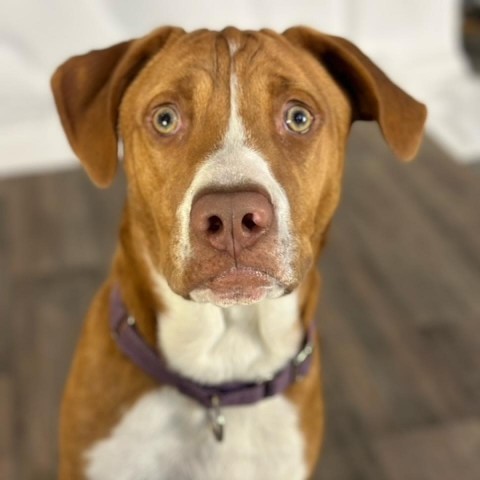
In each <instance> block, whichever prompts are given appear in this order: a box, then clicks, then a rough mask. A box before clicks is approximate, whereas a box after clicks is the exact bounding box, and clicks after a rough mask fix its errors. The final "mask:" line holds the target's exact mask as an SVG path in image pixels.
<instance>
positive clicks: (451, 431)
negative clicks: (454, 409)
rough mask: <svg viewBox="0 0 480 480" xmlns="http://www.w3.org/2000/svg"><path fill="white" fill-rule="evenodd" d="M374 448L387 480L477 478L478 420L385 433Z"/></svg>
mask: <svg viewBox="0 0 480 480" xmlns="http://www.w3.org/2000/svg"><path fill="white" fill-rule="evenodd" d="M375 448H376V450H377V452H378V455H379V458H380V461H381V463H382V464H383V465H384V468H385V470H386V471H387V474H388V479H389V480H406V479H408V480H438V479H439V478H442V479H443V478H444V479H457V478H458V479H462V480H478V478H479V459H480V420H479V419H478V418H473V419H465V420H462V421H458V422H453V423H448V424H444V425H431V426H426V427H424V428H421V429H416V430H414V431H410V432H405V433H396V434H392V435H388V436H385V437H383V438H380V439H378V440H377V441H376V442H375Z"/></svg>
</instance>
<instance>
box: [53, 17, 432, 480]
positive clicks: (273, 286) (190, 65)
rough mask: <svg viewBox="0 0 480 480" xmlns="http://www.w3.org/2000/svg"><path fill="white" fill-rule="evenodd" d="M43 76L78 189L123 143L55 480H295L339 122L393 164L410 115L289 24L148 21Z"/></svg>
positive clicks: (389, 91) (316, 408) (305, 448)
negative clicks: (119, 199)
mask: <svg viewBox="0 0 480 480" xmlns="http://www.w3.org/2000/svg"><path fill="white" fill-rule="evenodd" d="M52 84H53V91H54V94H55V100H56V103H57V107H58V110H59V112H60V116H61V120H62V123H63V127H64V129H65V131H66V134H67V136H68V139H69V141H70V144H71V146H72V148H73V149H74V151H75V152H76V153H77V155H78V157H79V158H80V160H81V161H82V163H83V165H84V167H85V168H86V170H87V172H88V174H89V175H90V177H91V179H92V180H93V181H94V182H95V183H96V184H97V185H99V186H101V187H106V186H108V184H109V183H110V182H111V181H112V179H113V177H114V175H115V171H116V168H117V143H118V141H119V140H121V141H122V142H123V148H124V167H125V171H126V175H127V179H128V197H127V202H126V205H125V210H124V214H123V221H122V226H121V231H120V242H119V245H118V249H117V252H116V255H115V259H114V263H113V267H112V270H111V274H110V276H109V278H108V279H107V280H106V282H105V284H104V285H103V287H102V288H101V290H100V291H99V292H98V294H97V296H96V298H95V300H94V302H93V305H92V306H91V309H90V312H89V314H88V317H87V319H86V323H85V326H84V330H83V333H82V337H81V339H80V342H79V345H78V348H77V352H76V355H75V359H74V362H73V367H72V370H71V374H70V377H69V381H68V384H67V387H66V392H65V396H64V401H63V408H62V413H61V432H60V437H61V438H60V440H61V464H60V477H61V478H62V479H69V480H72V479H80V478H88V479H101V480H108V479H115V480H138V479H145V480H153V479H155V480H157V479H158V480H164V479H175V480H182V479H220V478H222V479H223V478H229V479H242V480H243V479H261V480H265V479H275V480H280V479H288V480H294V479H299V480H300V479H305V478H308V477H309V476H310V475H311V474H312V471H313V469H314V466H315V463H316V461H317V457H318V452H319V450H320V446H321V441H322V434H323V423H324V419H323V404H322V398H321V385H320V383H321V382H320V377H321V375H320V354H319V349H318V345H317V342H316V341H314V342H313V345H314V347H315V348H313V362H311V364H310V360H308V358H309V354H310V353H311V342H312V335H313V336H314V334H312V328H311V327H310V325H311V323H312V319H313V314H314V311H315V306H316V301H317V296H318V290H319V275H318V273H317V271H316V269H315V264H316V261H317V259H318V257H319V254H320V251H321V249H322V245H323V243H324V240H325V235H326V232H327V229H328V225H329V223H330V220H331V218H332V215H333V212H334V211H335V208H336V207H337V204H338V200H339V194H340V183H341V176H342V170H343V158H344V152H345V144H346V140H347V136H348V132H349V129H350V125H351V123H352V121H354V120H357V119H363V120H376V121H377V122H378V124H379V126H380V128H381V131H382V133H383V136H384V137H385V140H386V141H387V143H388V144H389V145H390V147H391V148H392V150H393V151H394V152H395V154H396V155H397V156H398V157H399V158H401V159H404V160H408V159H411V158H412V157H413V156H414V155H415V153H416V151H417V149H418V146H419V143H420V140H421V136H422V130H423V125H424V121H425V116H426V109H425V107H424V106H423V105H422V104H420V103H418V102H416V101H415V100H414V99H413V98H411V97H410V96H408V95H407V94H406V93H405V92H403V91H402V90H400V89H399V88H398V87H397V86H396V85H394V84H393V83H392V82H391V81H390V80H389V79H388V78H387V77H386V76H385V75H384V74H383V73H382V72H381V71H380V70H379V69H378V68H377V67H376V66H375V65H374V64H373V63H372V62H371V61H370V60H369V59H368V58H367V57H366V56H365V55H363V54H362V53H361V52H360V51H359V50H358V49H357V48H356V47H355V46H353V45H352V44H351V43H349V42H348V41H346V40H344V39H342V38H338V37H332V36H329V35H325V34H322V33H319V32H316V31H314V30H311V29H308V28H303V27H297V28H291V29H289V30H287V31H286V32H284V33H283V34H282V35H279V34H277V33H274V32H272V31H270V30H262V31H259V32H251V31H249V32H242V31H239V30H237V29H235V28H227V29H225V30H223V31H222V32H212V31H207V30H201V31H196V32H193V33H185V32H184V31H183V30H181V29H178V28H170V27H167V28H160V29H158V30H156V31H154V32H152V33H151V34H150V35H148V36H146V37H143V38H140V39H138V40H133V41H130V42H125V43H121V44H118V45H115V46H113V47H111V48H107V49H105V50H99V51H94V52H91V53H88V54H86V55H82V56H78V57H74V58H72V59H70V60H68V61H67V62H66V63H65V64H63V65H62V66H61V67H60V68H59V69H58V70H57V72H56V73H55V75H54V77H53V81H52ZM112 292H113V295H114V296H113V300H111V295H112ZM122 309H123V310H122ZM118 311H120V314H118ZM122 312H123V313H122ZM127 317H128V321H127V320H125V319H126V318H127ZM112 319H113V320H112ZM133 319H134V320H133ZM117 321H118V322H119V323H118V322H117ZM134 322H135V325H136V326H133V324H134ZM111 324H112V325H113V327H111V326H110V325H111ZM111 328H113V330H114V333H115V335H113V336H112V330H111ZM305 332H309V333H308V334H306V333H305ZM139 334H140V335H141V336H142V338H143V339H144V340H142V338H140V337H139V336H138V335H139ZM129 335H130V337H132V338H133V337H135V338H133V339H132V338H130V337H129ZM127 337H128V338H127ZM315 338H316V337H315ZM115 339H116V340H117V341H115ZM144 341H145V343H143V342H144ZM122 342H123V343H122ZM132 342H133V343H132ZM135 342H137V343H135ZM132 344H135V345H137V347H135V346H134V347H132ZM146 344H148V345H150V347H151V348H150V350H149V349H148V347H146V346H145V345H146ZM139 345H140V346H139ZM130 347H132V348H133V350H135V348H136V349H137V350H136V351H134V352H133V353H132V354H129V353H128V349H129V348H130ZM145 349H146V350H149V352H150V354H149V355H150V357H149V359H150V360H148V361H143V364H146V366H145V365H143V364H142V360H139V359H138V358H136V357H138V356H141V355H143V354H144V353H145ZM153 349H154V350H155V351H156V352H157V353H156V354H155V353H153V354H152V350H153ZM122 350H123V351H125V352H127V355H125V354H124V353H122ZM139 351H140V353H139ZM142 352H143V353H142ZM152 355H153V356H154V357H155V358H156V360H155V359H153V360H152V359H151V356H152ZM307 360H308V361H307ZM149 362H150V363H149ZM136 364H137V365H139V366H140V368H139V367H138V366H137V365H136ZM142 365H143V366H142ZM152 365H153V367H155V368H152V369H151V370H152V371H153V373H152V372H150V371H149V366H152ZM162 365H163V366H164V367H162ZM157 367H158V368H157ZM142 369H143V370H144V371H142ZM145 372H147V373H150V375H147V374H146V373H145ZM158 372H162V373H161V374H160V373H159V374H158V375H157V373H158ZM292 372H293V375H292ZM295 373H297V374H295ZM299 373H301V375H300V374H299ZM162 375H163V376H162ZM157 376H158V377H159V378H165V382H163V384H161V383H159V382H158V381H156V380H154V378H157ZM157 380H158V378H157ZM232 382H235V384H233V385H232ZM192 392H197V393H195V394H194V393H192ZM208 392H213V393H212V394H211V395H210V394H209V393H208ZM254 392H255V393H254ZM259 392H263V393H261V394H259ZM195 395H197V396H195ZM209 395H210V396H209ZM264 397H265V398H264ZM266 397H269V398H266ZM205 398H209V399H210V400H211V404H208V402H207V403H205V402H204V401H203V400H204V399H205ZM212 432H213V433H214V434H215V435H214V434H213V433H212ZM222 434H224V438H223V441H221V442H220V441H218V440H221V437H222Z"/></svg>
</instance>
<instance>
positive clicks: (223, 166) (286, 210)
mask: <svg viewBox="0 0 480 480" xmlns="http://www.w3.org/2000/svg"><path fill="white" fill-rule="evenodd" d="M235 50H236V47H235V46H234V45H230V52H231V53H232V52H234V51H235ZM240 90H241V88H240V86H239V85H238V80H237V77H236V75H235V73H234V72H232V73H231V77H230V118H229V123H228V128H227V132H226V134H225V137H224V139H223V142H222V146H221V147H220V148H219V149H218V150H217V151H216V152H214V153H213V154H211V155H210V156H209V157H208V158H207V159H206V160H205V161H204V162H203V164H202V165H201V166H200V168H199V169H198V171H197V172H196V174H195V176H194V178H193V181H192V183H191V184H190V186H189V188H188V190H187V191H186V193H185V196H184V198H183V201H182V203H181V204H180V206H179V208H178V210H177V219H178V222H179V238H178V240H179V241H178V244H177V245H178V246H177V250H176V252H175V257H176V261H177V268H178V269H179V270H182V267H183V266H184V265H185V262H186V261H187V260H188V259H189V258H190V257H191V255H192V248H191V243H190V212H191V209H192V201H193V199H194V197H195V195H196V194H197V192H199V191H201V190H203V189H206V188H215V187H216V188H222V187H237V186H241V185H250V186H251V185H257V186H259V187H261V188H262V189H264V190H265V191H266V192H267V193H268V195H269V197H270V201H271V202H272V205H273V208H274V212H275V217H276V222H277V226H278V238H277V252H276V255H277V256H278V258H279V262H281V264H280V265H279V270H280V271H281V272H282V274H283V276H284V278H285V279H290V278H291V276H292V272H291V270H292V267H291V263H292V260H293V253H294V252H293V250H294V248H293V244H294V242H293V239H292V235H291V215H290V205H289V202H288V198H287V195H286V193H285V190H284V189H283V187H282V186H281V185H280V183H279V182H278V181H277V180H276V179H275V177H274V175H273V173H272V171H271V169H270V166H269V165H268V163H267V161H266V160H265V159H264V158H263V157H262V155H261V154H260V153H259V152H257V151H256V150H254V149H253V148H251V147H250V146H249V145H248V135H247V132H246V129H245V127H244V124H243V121H242V120H243V119H242V117H241V115H240V112H239V109H238V94H239V91H240Z"/></svg>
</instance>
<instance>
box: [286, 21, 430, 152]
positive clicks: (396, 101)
mask: <svg viewBox="0 0 480 480" xmlns="http://www.w3.org/2000/svg"><path fill="white" fill-rule="evenodd" d="M283 35H284V36H285V37H286V38H287V39H288V40H289V41H290V42H291V43H292V44H294V45H297V46H300V47H302V48H304V49H306V50H307V51H309V52H310V53H312V54H313V55H314V56H315V57H316V58H317V59H318V60H319V61H320V62H321V63H322V65H324V66H325V67H326V68H327V70H328V71H329V72H330V74H331V75H332V76H333V77H334V78H335V80H336V82H337V83H338V84H339V85H341V86H342V87H343V88H344V89H345V90H346V92H347V93H348V95H349V97H350V99H351V102H352V105H353V114H354V117H353V120H376V121H377V122H378V124H379V125H380V128H381V130H382V133H383V136H384V138H385V140H386V141H387V143H388V145H389V146H390V148H391V149H392V151H393V152H394V153H395V155H396V156H397V157H398V158H400V159H402V160H411V159H412V158H413V157H414V156H415V154H416V153H417V150H418V147H419V146H420V141H421V139H422V133H423V127H424V124H425V119H426V116H427V109H426V108H425V105H423V104H422V103H419V102H417V101H416V100H415V99H413V98H412V97H411V96H410V95H408V94H407V93H405V92H404V91H403V90H401V89H400V88H399V87H398V86H397V85H395V84H394V83H393V82H392V81H391V80H390V79H389V78H388V77H387V76H386V75H385V74H384V73H383V72H382V71H381V70H380V69H379V68H378V67H377V66H376V65H375V64H374V63H373V62H372V61H371V60H370V59H369V58H368V57H367V56H365V55H364V54H363V53H362V52H361V51H360V50H359V49H358V48H357V47H356V46H355V45H353V44H352V43H350V42H349V41H348V40H345V39H344V38H341V37H334V36H331V35H326V34H323V33H320V32H317V31H316V30H313V29H310V28H307V27H293V28H290V29H288V30H286V31H285V32H284V34H283Z"/></svg>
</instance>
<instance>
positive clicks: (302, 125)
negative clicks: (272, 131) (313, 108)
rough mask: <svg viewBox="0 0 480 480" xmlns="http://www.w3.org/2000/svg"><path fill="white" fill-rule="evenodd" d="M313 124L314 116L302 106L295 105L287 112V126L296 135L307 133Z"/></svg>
mask: <svg viewBox="0 0 480 480" xmlns="http://www.w3.org/2000/svg"><path fill="white" fill-rule="evenodd" d="M312 123H313V115H312V114H311V113H310V112H309V111H308V110H307V109H306V108H305V107H302V106H301V105H293V106H291V107H290V108H289V109H288V110H287V111H286V112H285V125H286V126H287V128H288V129H289V130H291V131H292V132H294V133H300V134H303V133H307V132H308V131H309V130H310V127H311V126H312Z"/></svg>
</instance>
